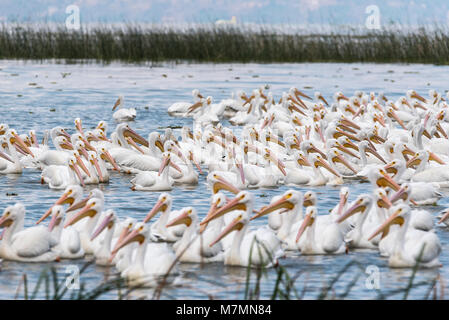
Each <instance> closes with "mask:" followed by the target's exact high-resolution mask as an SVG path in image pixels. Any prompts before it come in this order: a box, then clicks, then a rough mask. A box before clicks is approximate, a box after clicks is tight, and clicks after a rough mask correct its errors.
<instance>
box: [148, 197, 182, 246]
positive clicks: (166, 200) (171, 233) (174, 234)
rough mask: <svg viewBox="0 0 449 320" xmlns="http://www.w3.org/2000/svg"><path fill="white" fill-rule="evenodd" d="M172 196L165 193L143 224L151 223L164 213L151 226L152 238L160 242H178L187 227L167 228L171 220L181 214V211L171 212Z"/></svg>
mask: <svg viewBox="0 0 449 320" xmlns="http://www.w3.org/2000/svg"><path fill="white" fill-rule="evenodd" d="M171 207H172V196H171V195H170V194H169V193H166V192H163V193H161V194H160V196H159V199H158V200H157V202H156V204H155V205H154V207H153V208H152V209H151V210H150V212H148V214H147V215H146V217H145V218H144V220H143V222H144V223H147V222H148V221H150V220H151V219H152V218H153V217H154V216H155V215H156V214H157V213H158V212H162V213H161V215H160V217H159V219H158V220H156V221H155V222H154V223H153V224H152V225H151V236H152V237H155V238H156V239H158V240H160V241H167V242H175V241H178V240H179V239H180V238H181V237H182V235H183V233H184V231H185V229H186V226H185V225H179V226H176V227H171V228H167V223H168V222H169V219H170V218H171V219H174V218H175V217H177V216H178V215H179V214H180V211H171Z"/></svg>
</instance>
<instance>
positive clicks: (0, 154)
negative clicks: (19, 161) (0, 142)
mask: <svg viewBox="0 0 449 320" xmlns="http://www.w3.org/2000/svg"><path fill="white" fill-rule="evenodd" d="M0 157H2V158H3V159H5V160H7V161H9V162H12V163H14V161H13V160H12V159H11V158H10V157H9V156H8V155H7V154H6V153H4V152H3V151H0Z"/></svg>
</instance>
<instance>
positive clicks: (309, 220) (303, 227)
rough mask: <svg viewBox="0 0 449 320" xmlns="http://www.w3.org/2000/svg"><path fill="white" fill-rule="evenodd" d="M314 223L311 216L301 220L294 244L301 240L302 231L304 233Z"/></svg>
mask: <svg viewBox="0 0 449 320" xmlns="http://www.w3.org/2000/svg"><path fill="white" fill-rule="evenodd" d="M314 221H315V218H313V217H312V216H310V215H308V214H307V215H306V216H305V217H304V220H303V222H302V224H301V226H300V227H299V230H298V234H297V235H296V242H298V241H299V239H300V238H301V236H302V234H303V233H304V231H306V229H307V228H308V227H310V226H311V225H312V224H313V223H314Z"/></svg>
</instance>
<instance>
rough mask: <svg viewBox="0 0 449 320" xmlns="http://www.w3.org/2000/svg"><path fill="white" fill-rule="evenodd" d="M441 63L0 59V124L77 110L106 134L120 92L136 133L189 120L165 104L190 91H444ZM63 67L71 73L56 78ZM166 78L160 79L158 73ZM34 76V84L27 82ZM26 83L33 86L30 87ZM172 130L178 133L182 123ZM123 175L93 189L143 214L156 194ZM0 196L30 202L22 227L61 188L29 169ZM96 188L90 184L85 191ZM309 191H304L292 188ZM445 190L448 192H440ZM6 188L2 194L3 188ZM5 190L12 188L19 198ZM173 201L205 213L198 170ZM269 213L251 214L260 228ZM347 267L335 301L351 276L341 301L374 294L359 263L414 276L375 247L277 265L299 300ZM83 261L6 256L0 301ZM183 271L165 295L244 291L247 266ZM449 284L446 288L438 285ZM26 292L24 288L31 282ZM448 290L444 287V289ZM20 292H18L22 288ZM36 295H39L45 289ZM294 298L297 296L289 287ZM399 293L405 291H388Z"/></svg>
mask: <svg viewBox="0 0 449 320" xmlns="http://www.w3.org/2000/svg"><path fill="white" fill-rule="evenodd" d="M448 71H449V67H447V66H431V65H386V64H263V65H258V64H219V65H209V64H181V65H163V66H160V67H154V66H148V65H140V66H135V65H124V64H111V65H107V66H103V65H97V64H89V65H61V64H48V63H43V64H37V63H31V62H27V63H23V62H17V61H1V62H0V97H1V100H0V115H1V118H0V122H4V123H8V124H9V125H10V126H11V127H13V128H15V129H17V130H18V131H19V133H20V132H23V131H28V130H30V129H35V130H36V132H37V136H38V138H39V139H41V138H42V136H43V130H44V129H50V128H52V127H54V126H56V125H61V126H63V127H64V128H70V130H72V129H73V127H74V126H73V121H74V119H75V118H76V117H80V118H81V119H82V121H83V125H84V127H86V128H89V129H91V128H94V127H95V125H96V124H97V123H98V121H99V120H106V121H107V122H108V124H109V133H110V132H111V131H112V130H113V129H114V127H115V124H114V122H113V119H112V112H111V108H112V106H113V104H114V102H115V99H116V98H117V96H118V95H119V94H122V95H124V96H125V104H126V105H127V106H133V107H135V108H136V109H137V119H136V122H134V123H132V127H133V128H134V129H136V130H137V131H139V132H140V133H142V134H145V135H146V134H148V133H149V132H151V131H154V130H158V131H160V132H162V130H163V128H165V127H167V126H176V127H180V126H182V125H191V120H190V119H180V118H172V117H170V116H168V115H167V112H166V110H167V108H168V106H170V105H171V103H173V102H176V101H190V99H191V91H192V89H194V88H199V89H200V91H201V93H202V94H203V95H205V96H208V95H211V96H213V97H214V99H215V101H219V100H221V99H223V98H228V97H229V96H230V94H231V92H233V91H236V90H239V89H243V90H245V91H246V92H247V93H249V92H250V91H251V90H252V89H255V88H258V87H260V86H261V85H269V86H270V91H272V92H273V94H274V97H275V98H276V100H277V99H278V98H279V97H280V95H281V93H282V92H283V91H287V90H288V89H289V88H290V87H292V86H296V87H298V88H299V89H304V90H305V91H306V92H307V93H309V94H312V93H313V91H314V90H319V91H321V93H322V94H323V95H324V96H325V98H326V99H327V100H331V98H332V94H333V93H334V92H335V91H339V90H340V91H343V92H344V93H347V94H352V93H353V92H354V91H355V90H364V91H367V92H369V91H375V92H379V91H383V92H384V93H385V95H386V96H387V97H389V98H398V97H399V96H401V95H404V93H405V91H406V90H407V89H410V88H414V89H416V90H417V91H418V92H419V93H421V94H423V95H425V94H427V91H428V90H429V89H431V88H433V89H436V90H438V91H439V92H444V91H445V89H446V88H447V81H446V79H445V75H446V74H447V73H448ZM63 73H70V75H68V76H65V77H63V76H62V74H63ZM163 75H166V76H163ZM33 83H36V85H34V84H33ZM30 84H31V85H30ZM175 132H177V133H179V129H176V130H175ZM129 180H130V176H125V175H122V174H118V173H115V172H112V173H111V180H110V183H109V184H108V185H102V186H101V187H100V188H101V189H102V190H103V191H104V192H105V197H106V204H107V207H108V208H112V209H114V210H115V211H116V212H117V214H118V215H119V216H120V217H126V216H133V217H136V218H138V219H142V218H143V217H144V216H145V215H146V213H147V212H148V211H149V210H150V208H151V206H152V205H153V204H154V203H155V201H156V200H157V198H158V196H159V193H158V192H132V191H131V190H130V186H131V184H130V182H129ZM0 184H1V185H2V188H1V189H0V190H1V191H0V201H1V204H2V205H1V207H0V209H1V210H2V209H3V208H4V207H6V206H7V205H10V204H13V203H14V202H16V201H22V202H23V203H24V204H25V205H26V208H27V214H26V225H27V226H31V225H33V224H34V222H35V221H36V220H37V219H38V217H40V215H42V213H43V212H44V211H45V210H46V209H47V208H48V207H49V206H50V205H51V204H52V203H53V202H54V201H55V200H56V199H57V198H58V197H59V195H60V192H59V191H53V190H49V189H48V188H47V187H46V186H43V185H41V184H40V173H39V172H38V171H35V170H30V169H26V170H24V172H23V174H22V175H8V176H0ZM347 185H348V186H349V188H350V190H351V195H350V200H353V199H354V198H355V197H356V196H357V195H359V194H361V193H364V192H368V191H369V190H370V189H371V188H370V186H369V184H359V183H355V182H349V183H348V184H347ZM91 188H93V186H88V187H87V188H86V192H87V191H88V190H90V189H91ZM298 189H299V190H301V191H303V192H304V191H306V190H308V188H298ZM285 190H287V188H286V187H284V186H282V187H280V188H277V189H275V190H266V189H264V190H254V191H252V192H253V193H254V194H255V199H256V204H255V207H256V208H258V207H261V206H262V205H265V204H267V203H268V202H269V201H270V198H271V197H272V196H273V195H276V194H279V193H281V192H284V191H285ZM315 190H316V192H317V193H318V199H319V207H318V208H319V213H321V214H325V213H327V212H328V211H329V209H331V208H332V207H333V206H334V205H335V204H336V202H337V201H338V188H334V187H319V188H315ZM444 192H445V193H446V191H444ZM8 194H9V195H8ZM11 194H17V195H16V196H14V195H11ZM172 195H173V198H174V204H173V205H174V208H179V207H181V206H187V205H193V206H195V207H196V208H197V210H198V213H199V215H200V216H204V215H205V214H206V212H207V210H208V206H209V196H210V191H209V190H208V189H207V187H206V184H205V176H202V177H201V179H200V182H199V185H198V186H197V187H196V188H194V189H193V190H191V189H189V188H183V187H177V188H175V189H174V190H173V191H172ZM447 204H448V200H447V198H444V199H442V200H441V201H440V205H439V206H435V207H430V208H428V209H429V210H431V211H432V212H433V213H435V214H436V213H437V212H439V211H441V210H442V209H443V208H445V207H446V206H447ZM264 223H266V220H264V219H260V220H259V221H254V225H262V224H264ZM436 232H437V234H438V236H439V237H440V239H441V242H442V245H443V252H442V254H441V257H440V260H441V262H442V263H443V265H444V267H442V268H440V269H434V270H420V271H418V273H417V276H416V279H415V282H416V283H419V282H425V283H428V285H430V284H431V281H432V280H433V279H435V277H436V276H437V275H440V277H441V278H442V279H449V272H448V269H447V266H448V265H449V254H448V249H449V248H448V246H449V237H448V231H447V230H445V229H443V228H440V227H437V228H436ZM351 261H353V262H355V264H353V265H351V266H350V267H349V268H348V270H347V272H345V273H344V274H342V275H340V278H339V281H338V282H337V283H336V284H335V285H334V286H333V288H332V290H333V291H332V294H330V295H329V296H334V297H336V298H338V297H339V296H340V295H342V294H344V293H345V291H346V290H347V288H348V286H351V282H352V281H354V282H355V283H354V284H353V287H352V289H351V290H350V292H349V293H348V295H347V297H348V298H354V299H361V298H365V299H370V298H375V297H377V293H376V292H375V291H373V290H369V289H367V287H366V286H365V281H366V279H367V276H368V275H367V274H366V273H365V269H366V267H367V266H369V265H375V266H378V267H379V270H380V287H381V288H380V289H381V291H382V292H387V291H393V290H395V289H398V288H404V287H406V286H407V283H408V280H409V277H410V276H411V274H412V270H410V269H403V270H402V269H397V270H392V269H389V268H388V267H387V260H386V259H385V258H382V257H380V256H379V254H378V253H377V252H375V251H369V250H368V251H357V252H350V253H349V254H348V255H339V256H306V257H305V256H300V255H299V254H298V253H288V254H287V257H286V258H285V259H282V260H281V264H282V265H283V266H284V267H285V268H286V269H287V271H288V272H289V275H290V276H291V277H292V278H295V277H296V280H295V285H294V291H296V294H297V296H298V297H304V298H309V299H313V298H316V297H318V295H319V294H320V292H321V290H322V289H323V288H325V287H326V286H327V285H328V284H329V281H331V280H332V279H334V278H335V277H336V276H338V275H339V273H340V272H341V270H343V268H344V267H345V266H346V265H347V264H348V263H349V262H351ZM84 264H85V260H75V261H61V262H59V263H48V264H31V263H30V264H23V263H16V262H9V261H3V263H2V265H1V271H0V298H1V299H12V298H14V296H15V295H16V291H17V288H18V286H19V284H20V283H21V279H22V275H23V273H26V274H27V277H28V285H29V287H30V288H34V285H35V283H36V281H37V279H38V277H39V275H40V274H41V272H42V271H43V270H44V269H45V268H47V267H49V266H51V265H54V266H56V268H57V270H58V275H59V276H60V277H61V279H64V276H65V275H66V269H67V266H69V265H77V266H79V267H80V268H81V267H82V266H83V265H84ZM180 270H181V272H182V277H181V279H180V281H179V283H178V285H177V286H173V287H167V288H165V289H164V290H163V292H162V295H161V298H164V299H181V298H190V299H192V298H193V299H208V298H216V299H217V298H218V299H220V298H222V299H223V298H228V299H239V298H243V296H244V292H245V286H246V279H247V271H246V269H245V268H238V267H228V266H224V265H223V264H221V263H213V264H208V265H199V264H181V265H180ZM114 276H115V270H114V269H113V268H103V267H98V266H95V265H91V266H89V267H88V268H87V269H86V271H85V272H84V273H83V275H82V277H81V281H82V282H84V283H86V285H87V286H88V287H90V288H93V287H95V286H96V285H98V284H99V283H100V282H101V281H103V280H105V279H111V278H112V277H114ZM255 281H256V276H255V273H254V272H253V273H252V276H251V281H250V287H251V286H253V285H254V284H255ZM275 282H276V274H275V273H274V272H273V271H272V270H271V271H270V270H269V271H268V272H267V273H266V275H264V276H262V282H261V287H260V295H261V297H262V298H270V297H271V294H272V291H273V287H274V284H275ZM428 285H426V286H423V287H420V288H417V289H415V290H413V291H411V292H410V294H409V297H410V298H422V297H423V296H424V295H425V294H426V293H427V291H428ZM446 288H447V286H446V287H445V290H446V291H447V290H448V289H446ZM30 290H31V289H30ZM117 294H118V293H117V292H114V291H113V292H110V293H108V294H107V295H105V296H103V297H102V298H104V299H116V298H117V296H118V295H117ZM153 294H154V289H140V290H137V291H133V292H132V293H131V294H130V297H131V298H136V299H137V298H151V297H153ZM446 295H447V293H446ZM19 296H20V295H19ZM42 297H43V296H42ZM292 297H295V294H293V293H292ZM393 297H396V298H401V297H402V295H399V296H393Z"/></svg>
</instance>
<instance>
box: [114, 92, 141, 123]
mask: <svg viewBox="0 0 449 320" xmlns="http://www.w3.org/2000/svg"><path fill="white" fill-rule="evenodd" d="M123 104H124V98H123V96H119V97H118V99H117V101H116V102H115V104H114V106H113V107H112V111H114V110H115V109H116V108H118V110H117V111H116V112H114V114H113V115H112V117H113V118H114V120H115V121H117V122H125V121H133V120H134V119H135V118H136V116H137V113H136V109H135V108H130V109H125V108H123Z"/></svg>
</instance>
